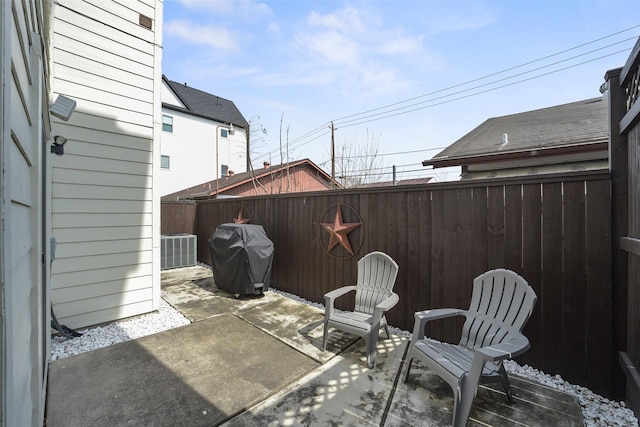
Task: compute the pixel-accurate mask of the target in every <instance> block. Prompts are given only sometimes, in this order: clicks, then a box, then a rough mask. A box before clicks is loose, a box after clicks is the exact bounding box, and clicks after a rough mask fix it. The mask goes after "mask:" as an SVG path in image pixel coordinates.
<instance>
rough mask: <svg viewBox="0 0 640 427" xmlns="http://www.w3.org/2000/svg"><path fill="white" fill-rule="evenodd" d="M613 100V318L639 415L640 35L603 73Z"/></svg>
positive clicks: (629, 394)
mask: <svg viewBox="0 0 640 427" xmlns="http://www.w3.org/2000/svg"><path fill="white" fill-rule="evenodd" d="M605 78H607V82H608V92H609V104H610V114H609V117H610V134H611V141H610V153H611V176H612V184H613V199H612V202H613V206H612V207H613V212H614V222H613V230H612V231H613V255H614V256H613V277H614V283H615V285H616V286H615V288H614V291H615V292H614V298H615V299H619V300H622V302H624V303H626V304H625V305H622V304H616V305H619V306H620V307H619V308H620V311H619V312H618V314H617V316H616V317H615V318H614V325H615V335H614V340H615V341H616V342H617V344H618V345H617V346H616V348H615V350H617V351H620V364H621V366H622V368H623V371H624V374H625V379H626V390H625V391H626V393H625V394H626V400H627V403H628V405H629V407H630V408H631V409H633V411H634V412H635V413H636V415H638V416H640V102H639V101H640V39H638V41H637V42H636V45H635V47H634V48H633V51H632V52H631V55H630V56H629V59H628V60H627V62H626V64H625V66H624V67H623V68H620V69H616V70H611V71H609V72H607V75H606V76H605Z"/></svg>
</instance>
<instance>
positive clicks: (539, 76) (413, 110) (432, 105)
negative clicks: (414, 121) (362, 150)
mask: <svg viewBox="0 0 640 427" xmlns="http://www.w3.org/2000/svg"><path fill="white" fill-rule="evenodd" d="M627 51H628V49H623V50H619V51H617V52H613V53H610V54H607V55H603V56H600V57H598V58H594V59H590V60H588V61H583V62H581V63H578V64H574V65H570V66H568V67H564V68H560V69H557V70H553V71H549V72H546V73H542V74H539V75H537V76H532V77H528V78H526V79H522V80H518V81H515V82H512V83H507V84H504V85H501V86H496V87H493V88H490V89H485V90H482V91H479V92H475V93H471V94H468V95H463V96H459V97H457V98H452V99H447V100H444V101H441V102H437V103H435V104H430V105H425V106H423V107H418V108H414V109H411V110H405V111H401V112H398V113H394V114H389V115H386V116H383V117H376V118H372V119H369V120H362V121H360V122H357V123H351V124H341V127H350V126H356V125H361V124H364V123H369V122H372V121H375V120H381V119H388V118H390V117H395V116H399V115H402V114H408V113H413V112H415V111H420V110H425V109H427V108H432V107H436V106H439V105H444V104H448V103H450V102H454V101H460V100H462V99H466V98H471V97H473V96H477V95H482V94H484V93H487V92H492V91H494V90H498V89H504V88H505V87H509V86H513V85H516V84H519V83H524V82H527V81H530V80H535V79H539V78H541V77H545V76H548V75H551V74H555V73H559V72H561V71H566V70H568V69H571V68H575V67H578V66H580V65H584V64H588V63H590V62H594V61H598V60H600V59H603V58H606V57H609V56H613V55H617V54H619V53H622V52H627ZM463 92H465V91H463Z"/></svg>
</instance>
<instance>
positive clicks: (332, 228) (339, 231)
mask: <svg viewBox="0 0 640 427" xmlns="http://www.w3.org/2000/svg"><path fill="white" fill-rule="evenodd" d="M320 225H322V227H324V229H325V230H327V232H328V233H329V235H330V236H331V237H330V239H329V247H328V248H327V251H331V249H333V248H334V247H335V246H336V245H338V244H340V245H341V246H342V247H343V248H345V249H346V250H347V252H349V253H350V254H351V255H353V249H351V244H350V243H349V233H351V232H352V231H353V230H355V229H356V228H358V227H360V226H361V225H362V224H361V223H359V222H351V223H344V222H342V209H341V206H338V208H337V210H336V216H335V218H334V220H333V222H332V223H321V224H320Z"/></svg>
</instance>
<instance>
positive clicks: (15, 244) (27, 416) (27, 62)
mask: <svg viewBox="0 0 640 427" xmlns="http://www.w3.org/2000/svg"><path fill="white" fill-rule="evenodd" d="M1 3H2V4H0V52H1V55H2V56H1V60H0V67H1V70H0V114H1V115H2V117H1V118H0V194H1V195H2V197H1V199H0V227H1V230H0V231H1V232H0V292H1V293H2V295H1V296H0V301H1V304H2V307H1V310H0V312H1V313H2V317H1V318H2V320H1V322H2V323H1V326H2V331H1V334H2V335H1V336H2V340H1V343H2V349H1V353H0V358H1V360H2V389H1V392H0V393H1V394H0V396H1V399H0V400H1V402H2V408H1V411H2V412H1V414H0V419H1V420H2V424H3V425H7V426H11V425H16V426H18V425H19V426H38V425H42V424H43V418H44V402H45V390H46V368H47V364H48V360H49V359H48V354H49V345H48V342H49V341H48V337H49V329H48V322H49V319H48V310H47V307H48V304H49V300H48V295H47V293H46V291H45V289H46V285H47V273H46V263H47V256H48V255H47V254H46V253H45V251H46V250H45V248H44V245H43V241H44V240H45V239H46V236H47V232H46V229H45V226H44V221H45V219H44V216H45V214H44V212H45V210H46V206H43V197H44V196H43V190H44V187H43V183H44V176H46V172H45V170H44V168H43V161H44V159H43V154H45V155H46V150H45V148H44V144H45V141H44V137H45V135H46V134H47V133H48V131H49V129H48V128H47V126H48V123H49V121H48V120H43V115H44V117H45V118H48V117H47V111H46V110H43V107H44V108H46V106H47V104H48V93H47V81H48V80H47V75H48V72H47V47H48V34H49V32H48V31H49V8H48V2H43V1H40V0H32V1H15V0H14V1H5V0H3V1H2V2H1ZM43 151H44V153H43ZM43 261H44V264H43Z"/></svg>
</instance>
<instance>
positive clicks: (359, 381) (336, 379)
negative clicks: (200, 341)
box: [223, 336, 408, 427]
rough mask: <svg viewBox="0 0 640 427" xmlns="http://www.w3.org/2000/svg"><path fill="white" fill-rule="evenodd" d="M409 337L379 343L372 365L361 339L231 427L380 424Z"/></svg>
mask: <svg viewBox="0 0 640 427" xmlns="http://www.w3.org/2000/svg"><path fill="white" fill-rule="evenodd" d="M407 343H408V341H407V340H406V339H404V338H399V337H397V336H392V338H391V339H387V340H381V342H380V343H379V345H378V355H377V358H376V366H375V367H374V368H373V369H369V368H368V367H367V363H366V349H365V345H364V342H363V341H362V340H360V341H358V344H356V345H354V346H352V347H350V348H349V349H347V350H346V351H345V352H344V353H342V354H340V355H338V356H336V357H335V358H333V359H331V360H330V361H329V362H327V363H326V364H324V365H322V366H321V367H319V368H318V369H316V370H314V371H313V372H311V373H310V374H308V375H306V376H305V377H303V378H301V379H300V380H298V381H296V382H295V383H293V384H291V385H289V386H288V387H286V388H284V389H283V390H281V391H279V392H278V393H276V394H274V395H272V396H271V397H269V398H268V399H266V400H264V401H263V402H260V403H259V404H257V405H255V406H253V407H252V408H250V409H249V410H247V411H246V412H244V413H242V414H240V415H238V416H236V417H235V418H233V419H231V420H229V421H228V422H226V423H225V424H223V425H224V426H228V427H245V426H247V427H253V426H255V427H262V426H273V427H275V426H378V425H380V422H381V420H382V419H383V417H384V414H385V410H386V403H387V402H388V401H389V397H390V395H391V393H392V390H393V385H394V381H395V378H396V377H397V375H398V371H399V368H400V364H401V360H402V358H403V354H404V352H405V348H406V346H407Z"/></svg>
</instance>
